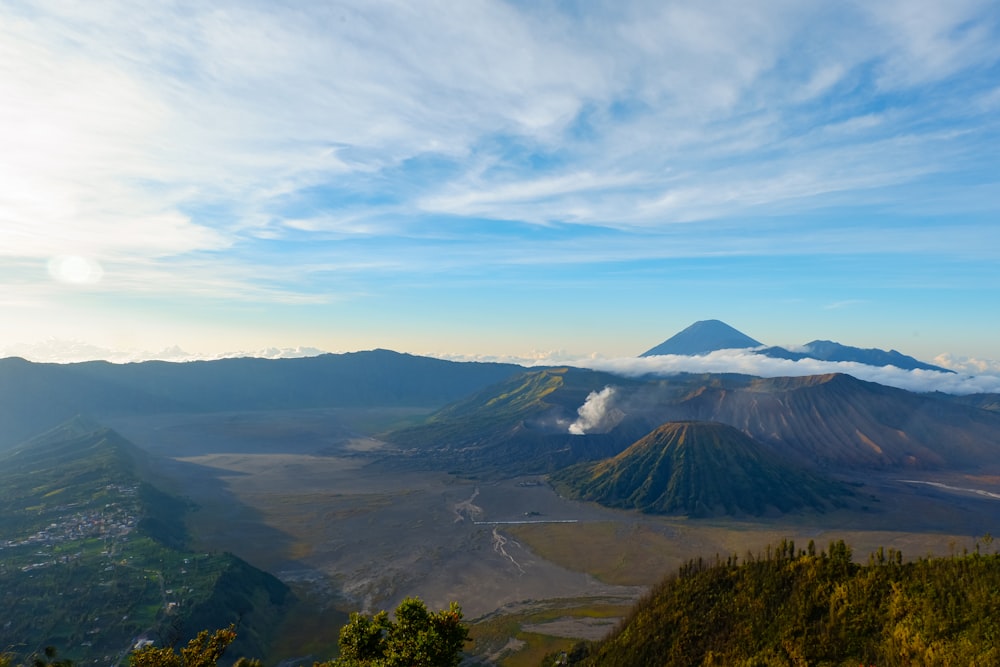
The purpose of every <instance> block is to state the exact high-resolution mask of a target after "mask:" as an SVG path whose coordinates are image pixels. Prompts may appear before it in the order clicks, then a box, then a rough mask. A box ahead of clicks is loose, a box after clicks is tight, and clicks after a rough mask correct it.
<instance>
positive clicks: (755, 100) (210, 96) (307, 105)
mask: <svg viewBox="0 0 1000 667" xmlns="http://www.w3.org/2000/svg"><path fill="white" fill-rule="evenodd" d="M998 45H1000V12H998V10H997V8H996V5H995V3H992V2H989V1H988V0H982V1H980V0H962V1H959V2H952V3H948V4H947V6H945V5H943V4H941V3H939V2H936V1H935V0H913V1H909V2H891V3H875V4H871V3H869V4H867V5H864V4H856V3H839V4H830V3H823V2H791V1H787V2H786V1H784V0H782V1H779V2H756V1H754V2H736V1H735V0H709V1H708V2H703V3H698V4H690V5H679V4H676V3H667V4H664V3H659V2H651V1H647V0H631V1H629V2H614V3H612V2H595V3H588V4H587V6H585V7H583V6H579V7H570V6H560V5H545V4H537V3H508V2H501V1H499V0H472V1H470V2H462V3H457V4H456V3H444V2H427V3H418V4H408V3H401V2H396V1H392V0H375V1H372V2H365V3H357V2H333V3H325V4H320V5H317V4H312V5H301V6H289V5H284V4H280V3H279V4H274V3H271V4H268V3H258V2H234V1H223V2H220V3H213V4H211V5H188V6H183V7H182V6H178V5H171V4H164V3H153V4H151V5H148V6H147V5H143V6H142V7H139V6H138V5H136V4H135V3H130V2H127V1H125V0H122V1H120V2H119V1H112V2H101V3H78V4H66V3H61V2H55V1H53V2H49V1H47V0H39V1H37V2H30V3H29V2H22V1H21V0H14V1H13V2H7V3H4V4H3V5H2V6H0V98H2V99H3V100H4V104H3V105H0V182H2V183H4V187H3V188H0V259H3V260H4V264H3V265H2V266H0V283H2V284H3V285H4V286H9V285H16V286H18V288H23V289H25V290H27V292H29V293H32V292H33V293H37V294H40V295H43V294H48V293H52V292H53V290H55V289H56V288H58V287H60V286H62V287H64V288H66V287H68V288H70V289H82V288H83V287H86V288H88V289H90V290H92V291H93V292H100V293H102V294H105V295H107V296H108V298H109V300H111V299H114V298H117V297H118V296H119V295H121V294H125V293H129V292H131V293H133V294H135V295H137V296H142V297H148V298H161V297H162V298H174V299H175V300H179V297H181V296H183V295H188V296H190V297H191V298H192V299H193V300H201V299H204V298H210V297H209V296H208V295H210V294H211V293H212V292H213V291H216V292H217V293H218V294H223V295H227V298H228V297H229V296H232V295H239V296H238V300H240V301H247V300H253V299H254V298H259V299H260V300H261V301H265V302H281V303H293V302H299V303H302V304H326V303H332V302H335V301H336V300H337V298H339V297H331V296H330V295H345V294H350V295H362V294H365V295H366V294H369V293H370V290H376V289H381V290H384V291H391V290H393V289H395V290H397V291H399V290H403V291H405V290H407V289H408V288H409V286H410V285H412V284H415V283H419V284H423V285H427V289H428V290H433V289H435V287H440V286H441V284H444V283H451V282H454V281H455V280H456V279H461V280H464V279H466V278H467V277H468V275H469V274H474V275H477V276H478V277H480V278H481V279H482V280H483V281H485V280H487V279H489V277H490V276H496V278H495V279H496V280H497V281H498V283H497V284H502V281H503V280H507V279H509V276H507V275H504V271H505V269H508V268H510V267H519V266H526V265H530V266H534V267H541V266H544V265H546V264H548V265H551V266H552V267H554V268H553V272H552V273H551V274H547V275H546V276H543V275H542V274H541V272H539V273H538V274H536V275H535V276H534V277H533V278H534V279H535V280H542V281H545V280H548V279H551V281H552V284H553V285H562V284H564V283H565V282H566V281H567V279H565V278H564V277H563V274H557V273H556V271H560V270H563V269H564V268H565V267H567V266H570V265H574V266H578V267H588V268H591V267H598V266H608V265H616V264H619V263H624V262H629V261H631V262H633V264H635V265H640V264H642V263H643V262H656V261H663V260H672V259H677V258H681V259H700V258H706V257H709V258H718V257H733V256H738V257H756V258H775V261H776V262H777V263H780V262H781V261H783V258H787V257H791V256H796V257H809V258H815V257H824V258H829V257H836V256H841V255H845V254H853V255H855V256H857V257H869V256H873V255H878V256H879V257H880V258H881V259H882V260H884V261H871V262H869V263H868V265H869V266H867V267H866V268H865V270H866V271H871V272H873V273H872V274H866V275H868V278H867V282H868V283H869V284H871V283H873V282H877V281H875V280H873V277H872V276H873V275H874V276H875V277H877V278H881V277H883V273H895V274H900V273H902V274H903V277H901V278H900V279H899V281H900V282H906V281H909V282H910V283H913V282H915V279H914V276H915V275H918V274H920V273H921V268H920V266H921V262H923V261H924V260H925V259H926V257H927V256H928V254H930V255H933V256H934V257H935V259H936V260H937V259H940V258H943V259H941V261H942V262H944V263H945V264H947V265H946V266H945V265H944V264H942V269H941V270H940V271H939V272H938V273H937V274H936V275H933V276H930V277H931V278H934V279H936V280H938V281H946V282H947V281H950V282H949V285H952V283H955V285H952V286H955V287H956V288H962V287H968V286H976V285H979V284H982V282H983V281H982V274H983V273H984V272H988V271H990V270H991V269H989V268H988V266H990V265H989V262H990V261H992V260H993V259H995V257H994V256H995V254H996V250H995V249H996V248H998V247H1000V245H997V244H995V243H991V241H992V240H995V238H996V235H997V231H996V229H995V225H993V224H992V220H993V218H992V217H990V216H993V214H995V213H996V212H997V210H998V209H997V201H996V197H995V195H994V194H993V193H994V192H995V188H996V185H997V182H996V181H997V179H996V169H995V166H996V161H995V155H996V154H997V153H998V151H1000V128H998V126H997V124H996V122H995V117H996V113H995V112H996V109H997V104H998V102H997V100H998V99H1000V97H998V95H997V90H1000V86H998V83H997V82H998V75H997V67H998V63H1000V46H998ZM901 219H902V220H906V221H907V225H906V230H905V233H901V227H900V223H899V221H900V220H901ZM955 230H958V231H955ZM970 256H974V257H975V259H976V260H977V261H978V262H980V264H978V265H977V267H978V268H976V269H975V271H976V272H978V274H977V275H976V276H972V272H971V271H970V272H968V273H967V272H966V268H965V267H966V266H967V260H968V259H969V257H970ZM887 257H888V258H890V260H891V262H890V261H889V260H885V258H887ZM58 258H76V259H72V260H71V262H75V264H73V263H69V264H67V263H65V262H64V263H61V264H60V261H61V260H58ZM904 260H905V261H904ZM53 262H55V263H53ZM890 263H892V264H893V267H892V269H889V268H886V267H887V266H888V264H890ZM862 264H864V262H861V261H859V262H857V265H859V266H860V265H862ZM57 265H58V266H63V267H64V268H65V267H72V266H77V267H86V266H90V267H99V269H100V271H97V270H96V269H95V270H94V271H93V272H91V273H89V274H87V275H89V276H92V277H93V276H98V275H99V276H100V279H99V280H98V279H96V278H95V279H88V280H82V281H77V282H74V281H73V280H68V281H60V280H59V278H58V276H59V275H61V276H63V277H64V278H65V277H68V276H70V275H71V274H70V273H67V272H66V271H63V272H62V273H59V272H58V271H57V272H56V273H52V272H51V271H49V270H47V269H46V267H52V266H57ZM334 266H335V267H337V268H336V270H330V267H334ZM901 266H902V267H903V269H904V270H903V271H900V267H901ZM984 266H985V267H987V268H982V267H984ZM10 267H13V268H10ZM408 271H409V272H410V273H407V272H408ZM789 271H790V272H792V271H791V269H789ZM625 272H626V269H624V268H622V269H621V273H625ZM708 272H709V273H710V274H712V275H713V277H714V275H715V273H716V267H715V266H713V267H711V270H710V271H708ZM580 273H581V274H583V273H586V271H580ZM925 273H926V272H925ZM73 275H78V276H83V275H84V274H83V273H78V274H73ZM348 275H350V276H351V279H350V280H346V279H345V276H348ZM829 275H833V272H831V273H830V274H829ZM844 275H845V277H844V278H843V280H844V281H846V283H850V284H846V285H845V284H841V285H839V286H841V287H845V286H846V287H850V286H853V283H852V282H851V281H854V280H857V281H863V280H865V278H861V277H859V278H855V277H854V275H853V274H844ZM966 276H968V277H966ZM993 276H995V274H993V275H992V276H991V275H987V276H986V277H987V279H989V278H990V277H993ZM435 277H440V280H439V281H438V282H437V283H435V281H434V278H435ZM456 277H458V278H456ZM807 277H808V276H807ZM731 280H743V278H742V277H739V278H731ZM53 281H55V282H57V283H59V285H54V284H52V283H53ZM149 281H159V283H158V284H155V285H154V284H150V282H149ZM750 282H753V281H750ZM792 282H794V279H793V281H792ZM987 282H988V280H987ZM376 285H377V287H375V286H376ZM171 290H173V291H172V293H171V294H167V293H168V292H171ZM834 291H836V290H834ZM841 291H844V290H841ZM75 293H76V292H66V294H75ZM839 294H840V293H839V292H838V295H837V296H835V297H832V298H834V299H840V298H841V297H840V296H839ZM255 295H256V296H255ZM848 296H850V295H848ZM828 301H829V299H828ZM456 312H459V311H456Z"/></svg>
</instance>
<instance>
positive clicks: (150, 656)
mask: <svg viewBox="0 0 1000 667" xmlns="http://www.w3.org/2000/svg"><path fill="white" fill-rule="evenodd" d="M234 639H236V626H234V625H230V626H229V627H228V628H222V629H221V630H216V631H215V632H213V633H212V634H209V632H208V630H202V631H201V632H199V633H198V636H197V637H195V638H194V639H192V640H191V641H189V642H188V644H187V646H185V647H184V648H182V649H181V651H180V653H177V652H176V651H174V649H173V648H172V647H164V648H156V647H155V646H146V647H144V648H141V649H139V650H137V651H135V652H133V653H132V655H130V656H129V665H130V667H215V666H216V664H217V663H218V662H219V658H221V657H222V654H223V653H225V652H226V648H228V647H229V645H230V644H232V643H233V640H234ZM0 667H2V666H0ZM234 667H260V661H259V660H247V659H246V658H240V659H239V660H237V661H236V664H235V665H234Z"/></svg>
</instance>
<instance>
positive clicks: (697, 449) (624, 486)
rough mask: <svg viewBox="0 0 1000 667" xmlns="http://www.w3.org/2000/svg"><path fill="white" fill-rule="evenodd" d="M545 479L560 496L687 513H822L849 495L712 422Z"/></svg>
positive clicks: (683, 425) (663, 433)
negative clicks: (829, 503) (806, 510)
mask: <svg viewBox="0 0 1000 667" xmlns="http://www.w3.org/2000/svg"><path fill="white" fill-rule="evenodd" d="M551 479H552V481H553V483H554V485H555V486H556V488H557V489H559V490H560V491H561V492H563V493H565V494H566V495H569V496H571V497H575V498H580V499H583V500H593V501H596V502H598V503H601V504H602V505H607V506H609V507H619V508H623V509H637V510H640V511H642V512H648V513H654V514H688V515H692V516H711V515H716V514H728V515H739V514H752V515H761V514H764V513H765V512H768V511H774V510H777V511H780V512H789V511H792V510H797V509H801V508H812V509H817V510H821V509H823V508H824V507H825V506H826V503H827V500H828V499H831V498H836V497H838V496H842V495H846V493H847V492H846V490H844V489H843V488H842V487H840V486H839V485H837V484H834V483H833V482H831V481H827V480H823V479H820V478H819V477H817V476H816V475H814V474H812V473H809V472H805V471H801V470H796V469H794V468H792V467H790V466H788V465H785V464H784V463H783V462H782V461H781V459H780V458H779V457H778V456H777V455H776V454H775V452H774V451H773V450H771V449H770V448H769V447H767V446H765V445H763V444H761V443H759V442H757V441H755V440H753V439H752V438H750V437H749V436H747V435H746V434H744V433H742V432H740V431H738V430H736V429H735V428H733V427H732V426H728V425H726V424H719V423H713V422H669V423H667V424H664V425H662V426H660V427H659V428H657V429H655V430H654V431H653V432H651V433H650V434H649V435H647V436H645V437H644V438H642V439H640V440H639V441H637V442H636V443H635V444H633V445H632V446H630V447H629V448H628V449H626V450H625V451H623V452H622V453H620V454H618V455H617V456H615V457H613V458H611V459H607V460H604V461H599V462H597V463H585V464H579V465H576V466H572V467H570V468H568V469H565V470H562V471H560V472H558V473H555V474H554V475H552V477H551Z"/></svg>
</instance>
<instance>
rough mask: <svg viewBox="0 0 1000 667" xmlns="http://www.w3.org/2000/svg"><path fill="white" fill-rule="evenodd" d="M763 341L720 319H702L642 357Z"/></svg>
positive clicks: (756, 345)
mask: <svg viewBox="0 0 1000 667" xmlns="http://www.w3.org/2000/svg"><path fill="white" fill-rule="evenodd" d="M761 345H762V343H760V342H759V341H756V340H754V339H753V338H751V337H750V336H747V335H746V334H745V333H743V332H741V331H738V330H736V329H734V328H733V327H731V326H729V325H728V324H726V323H725V322H721V321H719V320H701V321H700V322H695V323H694V324H692V325H691V326H689V327H688V328H687V329H684V330H683V331H681V332H680V333H677V334H675V335H673V336H671V337H670V338H668V339H667V340H665V341H663V342H662V343H660V344H659V345H657V346H656V347H654V348H652V349H650V350H647V351H645V352H643V353H642V354H641V355H639V356H640V357H651V356H654V355H658V354H682V355H688V356H690V355H695V354H708V353H709V352H714V351H715V350H728V349H742V348H747V347H760V346H761Z"/></svg>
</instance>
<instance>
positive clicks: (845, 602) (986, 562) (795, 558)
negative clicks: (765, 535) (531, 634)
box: [545, 542, 1000, 667]
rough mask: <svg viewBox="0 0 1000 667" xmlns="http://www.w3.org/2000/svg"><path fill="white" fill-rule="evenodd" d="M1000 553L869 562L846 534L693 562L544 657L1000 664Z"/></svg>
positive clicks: (616, 664) (893, 666)
mask: <svg viewBox="0 0 1000 667" xmlns="http://www.w3.org/2000/svg"><path fill="white" fill-rule="evenodd" d="M997 590H1000V556H997V555H981V554H980V553H979V552H978V549H977V551H976V552H975V553H972V554H967V555H964V556H960V557H953V558H931V559H921V560H919V561H916V562H909V563H904V562H903V561H902V556H901V554H899V553H898V552H892V551H890V552H889V553H888V554H885V553H883V552H882V551H881V550H880V551H879V552H878V553H876V554H874V555H872V556H871V557H870V559H869V562H868V564H867V565H865V566H861V565H858V564H856V563H854V562H853V561H852V559H851V550H850V548H849V547H847V546H846V545H845V544H844V543H843V542H837V543H833V544H831V545H830V548H829V549H828V550H827V551H824V552H819V553H817V552H815V550H814V549H813V547H812V544H811V543H810V545H809V548H808V549H806V550H800V551H796V549H795V546H794V545H793V544H791V543H787V542H786V543H782V544H781V545H779V546H778V547H776V548H774V549H769V550H768V552H767V553H766V554H758V555H757V556H749V555H748V558H747V559H746V560H745V561H744V562H737V559H736V558H733V557H731V558H728V559H726V560H716V561H714V562H709V563H706V562H702V561H700V560H699V561H693V562H690V563H689V564H687V565H686V566H685V567H683V568H682V569H681V570H680V572H679V573H678V574H677V575H675V576H673V577H670V578H669V579H667V580H665V581H664V582H663V583H661V584H660V585H659V586H658V587H656V588H655V589H654V590H653V591H652V592H651V593H650V594H649V595H648V596H647V597H646V598H645V599H644V600H643V601H642V602H640V603H639V604H638V605H637V606H636V607H635V608H634V609H633V611H632V612H631V614H630V616H629V617H628V618H627V619H626V620H625V621H624V622H623V624H622V625H621V627H620V628H619V629H618V630H617V631H616V632H615V633H613V634H612V635H611V636H610V637H608V638H607V639H606V640H604V641H602V642H600V643H597V644H593V645H580V646H578V647H577V648H576V650H575V651H572V652H568V654H566V655H553V656H550V657H549V658H548V659H547V661H546V663H545V664H548V665H552V664H577V665H587V666H590V665H594V666H596V665H600V666H601V667H647V666H648V665H665V666H673V665H677V666H683V667H690V666H691V665H725V666H727V667H739V666H747V667H749V666H750V665H760V666H768V667H770V666H774V667H777V666H797V665H809V666H811V667H816V666H831V667H833V666H849V667H856V666H857V665H859V664H860V665H878V666H879V667H897V666H898V667H902V666H904V665H923V666H924V667H932V666H935V665H941V666H944V665H995V664H1000V630H998V626H997V625H996V619H997V615H998V614H1000V600H998V599H997V597H996V591H997Z"/></svg>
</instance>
